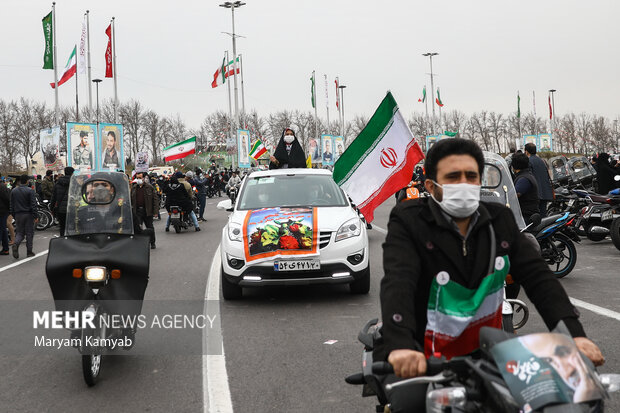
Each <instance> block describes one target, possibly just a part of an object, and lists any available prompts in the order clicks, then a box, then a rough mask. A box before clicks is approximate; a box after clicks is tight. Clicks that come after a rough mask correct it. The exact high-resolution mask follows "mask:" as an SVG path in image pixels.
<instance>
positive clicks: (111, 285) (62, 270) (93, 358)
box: [45, 172, 150, 386]
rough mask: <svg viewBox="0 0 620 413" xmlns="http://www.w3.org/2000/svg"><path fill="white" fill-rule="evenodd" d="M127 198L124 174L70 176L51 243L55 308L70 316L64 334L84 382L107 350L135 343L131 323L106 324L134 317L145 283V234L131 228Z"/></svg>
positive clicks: (95, 373)
mask: <svg viewBox="0 0 620 413" xmlns="http://www.w3.org/2000/svg"><path fill="white" fill-rule="evenodd" d="M130 200H131V197H130V196H129V183H128V180H127V176H126V175H125V174H123V173H119V172H96V173H93V174H91V173H90V172H89V173H88V174H80V173H76V174H74V175H73V176H72V177H71V182H70V185H69V202H68V205H69V206H68V208H67V225H66V232H65V236H64V237H60V238H53V239H52V240H51V241H50V244H49V254H48V258H47V263H46V266H45V272H46V274H47V279H48V282H49V285H50V288H51V290H52V295H53V297H54V302H55V306H56V310H57V311H62V312H64V314H66V316H65V321H66V322H69V321H70V320H69V317H71V318H72V319H73V318H74V322H73V323H70V324H71V325H70V326H67V327H68V328H69V329H70V330H71V336H70V339H69V340H70V341H71V343H72V345H73V346H74V347H76V348H77V349H78V351H79V352H80V354H81V355H82V372H83V375H84V380H85V381H86V383H87V384H88V385H89V386H93V385H95V383H96V382H97V379H98V377H99V374H100V371H101V362H102V357H103V356H104V355H105V354H107V353H108V352H109V351H110V350H112V349H116V348H123V349H125V350H128V349H130V348H132V347H133V345H134V343H135V332H136V331H135V328H132V327H131V326H118V325H115V324H114V322H113V321H112V322H111V320H113V319H114V318H115V317H121V318H122V317H133V318H134V319H135V317H137V316H139V315H140V313H141V309H142V301H143V299H144V293H145V290H146V286H147V284H148V272H149V258H150V248H149V242H150V238H149V236H148V235H138V234H134V228H133V221H132V213H131V204H130Z"/></svg>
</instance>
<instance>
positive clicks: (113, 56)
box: [112, 17, 118, 123]
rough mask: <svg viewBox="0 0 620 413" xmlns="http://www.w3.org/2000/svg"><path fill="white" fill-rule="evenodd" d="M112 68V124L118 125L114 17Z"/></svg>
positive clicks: (113, 28)
mask: <svg viewBox="0 0 620 413" xmlns="http://www.w3.org/2000/svg"><path fill="white" fill-rule="evenodd" d="M112 66H113V71H114V123H118V90H117V87H116V86H117V85H116V79H117V78H118V73H117V72H116V28H115V27H114V17H112Z"/></svg>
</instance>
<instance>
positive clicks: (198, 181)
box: [193, 169, 208, 221]
mask: <svg viewBox="0 0 620 413" xmlns="http://www.w3.org/2000/svg"><path fill="white" fill-rule="evenodd" d="M196 175H197V176H196V178H194V181H193V182H194V186H195V187H196V191H197V192H198V193H197V194H196V196H197V198H198V208H199V209H198V221H206V219H205V217H204V213H205V207H206V206H207V185H208V181H207V178H206V177H205V175H204V172H202V171H201V170H200V169H198V170H197V171H196Z"/></svg>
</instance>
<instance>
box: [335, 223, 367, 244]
mask: <svg viewBox="0 0 620 413" xmlns="http://www.w3.org/2000/svg"><path fill="white" fill-rule="evenodd" d="M361 233H362V225H361V222H360V220H359V218H353V219H350V220H348V221H347V222H345V223H344V224H342V226H341V227H340V228H338V232H337V233H336V242H338V241H342V240H343V239H347V238H351V237H357V236H358V235H359V234H361Z"/></svg>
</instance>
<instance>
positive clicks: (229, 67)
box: [226, 56, 241, 77]
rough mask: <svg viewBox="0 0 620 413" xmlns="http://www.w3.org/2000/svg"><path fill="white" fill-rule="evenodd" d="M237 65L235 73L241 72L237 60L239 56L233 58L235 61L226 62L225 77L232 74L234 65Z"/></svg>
mask: <svg viewBox="0 0 620 413" xmlns="http://www.w3.org/2000/svg"><path fill="white" fill-rule="evenodd" d="M235 64H236V65H237V74H239V73H241V63H240V62H239V56H237V58H236V59H235V61H232V60H231V61H230V62H228V72H227V73H226V77H229V76H233V75H234V74H235V66H234V65H235Z"/></svg>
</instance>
